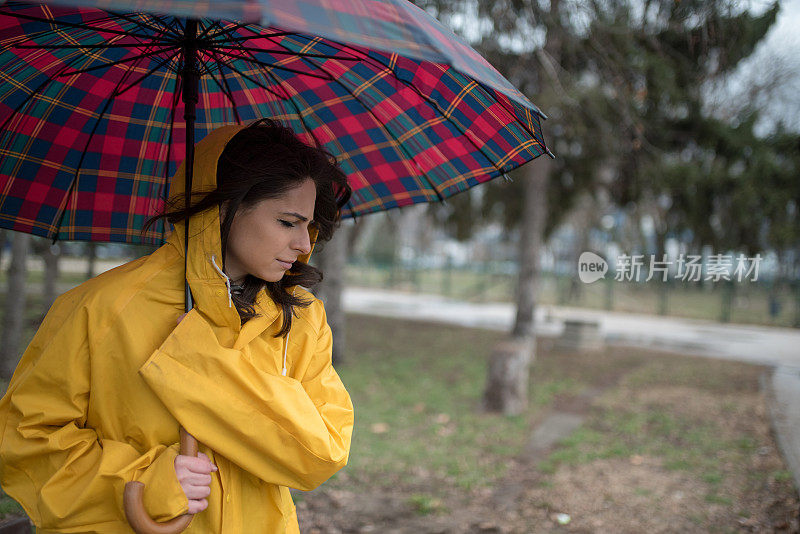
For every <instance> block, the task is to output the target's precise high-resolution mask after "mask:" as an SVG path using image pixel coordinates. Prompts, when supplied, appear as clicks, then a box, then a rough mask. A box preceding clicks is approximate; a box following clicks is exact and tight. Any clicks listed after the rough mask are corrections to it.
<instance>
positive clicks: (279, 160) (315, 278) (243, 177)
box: [143, 119, 352, 337]
mask: <svg viewBox="0 0 800 534" xmlns="http://www.w3.org/2000/svg"><path fill="white" fill-rule="evenodd" d="M307 179H311V180H313V181H314V184H315V185H316V191H317V199H316V203H315V205H314V222H313V223H312V224H314V225H315V226H316V229H317V231H318V234H317V239H316V241H315V243H319V242H320V241H328V240H330V238H331V237H332V236H333V233H334V231H335V230H336V228H337V227H338V226H339V223H340V220H341V209H342V207H344V205H345V204H347V202H348V200H350V195H351V193H352V191H351V189H350V186H349V185H348V183H347V176H346V175H345V174H344V172H342V170H341V169H340V168H339V167H338V165H337V162H336V158H335V157H334V156H333V155H331V154H330V153H329V152H328V151H327V150H325V149H324V148H322V147H321V146H319V145H318V144H317V145H316V146H309V145H307V144H305V143H304V142H302V141H301V140H300V139H298V138H297V136H296V135H295V134H294V131H292V130H291V129H290V128H287V127H285V126H282V125H281V124H279V123H278V122H276V121H273V120H271V119H260V120H258V121H256V122H254V123H253V124H251V125H250V126H248V127H247V128H244V129H242V130H240V131H239V132H238V133H237V134H236V135H234V136H233V138H231V140H230V141H229V142H228V144H227V145H225V149H224V150H223V151H222V154H221V155H220V158H219V161H218V163H217V187H216V189H214V190H212V191H209V192H200V193H196V192H192V200H194V199H195V198H198V197H202V198H200V200H198V201H197V202H194V203H193V204H192V205H191V206H190V207H189V208H188V209H184V208H183V205H184V199H183V198H182V197H183V196H182V195H178V196H176V197H173V198H172V200H171V201H170V203H169V204H168V205H167V207H166V209H165V211H164V212H163V213H161V214H159V215H156V216H155V217H152V218H150V219H149V220H148V221H147V222H146V223H145V226H144V228H145V229H147V228H148V227H149V226H150V225H152V224H153V223H155V222H156V221H157V220H158V219H161V218H166V220H167V221H169V222H170V223H172V224H174V223H176V222H180V221H185V220H186V219H187V218H189V217H191V216H192V215H195V214H197V213H200V212H202V211H205V210H207V209H210V208H212V207H216V206H220V207H222V206H225V207H226V210H225V217H223V218H222V220H220V236H221V240H222V263H223V266H224V264H225V249H226V244H227V241H228V234H229V233H230V229H231V223H232V222H233V218H234V216H235V215H236V213H237V212H238V211H240V210H247V209H248V208H251V207H253V206H254V205H255V204H256V203H258V202H259V201H261V200H265V199H270V198H277V197H280V196H281V195H283V194H285V193H286V192H287V191H289V190H290V189H292V188H295V187H298V186H299V185H300V184H302V182H304V181H305V180H307ZM143 231H144V230H143ZM321 280H322V271H320V270H319V269H317V268H316V267H312V266H311V265H308V264H306V263H303V262H301V261H300V260H297V261H295V262H294V264H293V265H292V268H291V270H289V271H287V272H286V274H285V275H284V276H283V278H282V279H281V280H279V281H278V282H267V281H265V280H262V279H261V278H258V277H255V276H253V275H250V274H248V275H247V276H246V277H245V280H244V283H243V284H242V285H243V288H242V291H241V293H238V294H233V295H231V296H232V298H233V303H234V305H235V306H236V310H237V311H238V312H239V316H240V317H241V320H242V324H244V323H245V322H247V321H248V320H250V319H251V318H253V317H256V316H257V315H258V313H257V312H256V310H255V302H256V297H257V295H258V293H259V292H260V291H261V289H262V288H265V289H266V291H267V293H268V294H269V296H270V297H271V298H272V300H273V301H274V302H275V304H277V305H278V306H279V307H281V308H282V310H283V326H282V328H281V330H280V332H278V333H277V334H276V335H275V337H280V336H283V335H284V334H286V333H287V332H288V331H289V329H290V328H291V324H292V315H293V310H292V307H293V306H300V307H307V306H309V305H310V304H311V302H310V301H306V300H304V299H301V298H300V297H295V296H294V295H292V294H291V293H289V292H288V291H287V288H289V287H291V286H295V285H300V286H303V287H312V286H314V285H316V284H317V283H319V282H320V281H321Z"/></svg>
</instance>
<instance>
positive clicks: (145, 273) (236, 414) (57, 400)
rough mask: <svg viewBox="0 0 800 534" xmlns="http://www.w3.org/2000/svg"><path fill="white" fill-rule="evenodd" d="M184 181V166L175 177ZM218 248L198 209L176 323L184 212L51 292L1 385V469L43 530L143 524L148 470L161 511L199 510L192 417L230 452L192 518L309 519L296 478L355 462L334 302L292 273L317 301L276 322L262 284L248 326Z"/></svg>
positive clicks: (234, 527) (203, 433) (211, 143)
mask: <svg viewBox="0 0 800 534" xmlns="http://www.w3.org/2000/svg"><path fill="white" fill-rule="evenodd" d="M240 129H241V126H231V127H224V128H222V129H219V130H215V131H214V132H212V133H211V134H210V135H209V136H208V137H206V138H204V139H203V140H202V141H201V142H200V143H198V145H197V148H196V154H195V171H194V180H193V190H196V191H200V190H204V191H207V190H209V189H212V188H213V186H214V185H215V182H216V171H217V165H216V163H217V159H218V158H219V155H220V154H221V153H222V149H223V148H224V146H225V144H226V143H227V142H228V140H229V139H230V138H231V137H232V136H233V135H234V134H235V133H236V132H237V131H239V130H240ZM183 183H184V181H183V167H181V168H180V169H179V170H178V173H177V174H176V177H175V180H173V185H172V191H179V192H181V191H183ZM312 233H313V232H312ZM314 237H315V235H312V243H313V241H314V239H313V238H314ZM301 259H302V260H304V261H307V260H308V256H305V257H301ZM215 264H216V265H217V266H218V267H221V266H222V262H221V245H220V233H219V210H218V209H217V208H213V209H210V210H206V211H205V212H203V213H201V214H198V215H196V216H193V217H192V218H191V220H190V238H189V269H188V279H189V284H190V287H191V289H192V294H193V296H194V299H195V307H194V309H193V310H192V311H190V312H189V314H188V315H187V316H186V317H185V318H184V319H183V321H181V323H180V324H179V325H177V326H176V321H177V319H178V317H179V316H180V315H181V314H182V313H183V306H184V304H183V300H184V296H183V295H184V293H183V280H184V226H183V224H178V225H176V226H175V231H174V232H172V234H171V235H170V237H169V239H168V240H167V243H166V244H165V245H164V246H162V247H160V248H159V249H158V250H156V251H155V252H154V253H153V254H151V255H149V256H146V257H143V258H140V259H138V260H134V261H132V262H129V263H127V264H125V265H122V266H120V267H118V268H116V269H113V270H111V271H108V272H106V273H103V274H101V275H99V276H97V277H95V278H93V279H91V280H89V281H87V282H85V283H83V284H81V285H80V286H78V287H76V288H74V289H72V290H71V291H68V292H67V293H65V294H64V295H62V296H61V297H59V298H58V300H56V302H55V304H53V306H52V308H51V309H50V312H49V313H48V314H47V317H46V318H45V320H44V322H43V324H42V326H41V328H40V329H39V331H38V332H37V333H36V336H35V337H34V339H33V341H32V342H31V344H30V345H29V346H28V348H27V350H26V351H25V353H24V354H23V356H22V359H21V361H20V363H19V365H18V366H17V369H16V371H15V372H14V375H13V377H12V379H11V382H10V384H9V387H8V390H7V392H6V394H5V396H4V397H3V398H2V400H0V432H2V434H0V484H2V487H3V489H4V490H5V491H6V493H8V494H9V495H10V496H11V497H13V498H14V499H15V500H17V501H18V502H19V503H20V504H21V505H22V506H23V508H24V509H25V511H26V512H27V513H28V515H29V516H30V517H31V519H33V521H34V523H35V524H36V525H37V526H38V527H39V530H38V532H97V533H103V534H113V533H130V532H132V530H131V528H130V527H129V526H128V523H127V521H126V519H125V513H124V510H123V500H122V496H123V489H124V487H125V483H126V482H128V481H130V480H139V481H141V482H144V483H145V485H146V487H145V491H144V503H145V507H146V509H147V510H148V511H149V513H150V515H151V517H153V518H154V519H156V520H157V521H165V520H167V519H171V518H173V517H176V516H179V515H181V514H184V513H186V512H187V511H188V500H187V498H186V495H185V494H184V492H183V489H182V488H181V486H180V483H179V482H178V479H177V476H176V474H175V467H174V461H175V456H176V455H177V454H178V453H179V450H180V443H179V434H178V429H179V426H181V425H182V426H183V427H184V428H186V430H187V431H188V432H189V433H190V434H192V435H193V436H194V437H195V438H197V440H198V442H199V446H200V447H199V450H200V451H201V452H204V453H205V454H207V455H208V456H209V458H211V461H212V462H213V463H214V464H216V465H217V466H218V468H219V471H217V472H212V473H211V476H212V483H211V494H210V495H209V496H208V508H207V509H206V510H204V511H202V512H200V513H198V514H195V516H194V519H193V520H192V522H191V524H190V525H189V527H188V528H187V529H186V530H185V531H184V532H187V533H218V532H219V533H224V534H237V533H242V534H250V533H269V534H272V533H278V532H298V526H297V516H296V510H295V507H294V504H293V502H292V498H291V495H290V493H289V490H288V488H289V487H292V488H298V489H301V490H311V489H313V488H316V487H317V486H319V485H320V484H322V483H323V482H324V481H325V480H327V479H328V478H329V477H330V476H331V475H333V474H334V473H336V472H337V471H338V470H339V469H341V468H342V467H344V466H345V465H346V464H347V460H348V456H349V451H350V439H351V435H352V432H353V421H354V414H353V405H352V403H351V400H350V396H349V395H348V393H347V391H346V390H345V388H344V385H343V384H342V382H341V380H340V379H339V376H338V374H337V373H336V371H335V370H334V368H333V367H332V366H331V330H330V327H329V326H328V324H327V321H326V317H325V309H324V307H323V305H322V302H321V301H319V300H317V299H315V298H314V296H313V295H311V294H310V293H308V292H307V291H305V290H304V289H302V288H300V287H295V288H293V290H294V291H295V294H296V295H302V296H303V297H305V298H306V299H313V301H314V302H313V304H312V305H311V306H310V307H308V308H299V307H298V308H296V309H295V313H296V317H294V318H293V321H292V328H291V331H290V332H289V334H288V336H285V337H280V338H275V337H273V335H274V334H275V333H276V332H278V331H279V330H280V328H281V323H282V312H281V310H280V308H279V307H277V306H276V305H275V304H274V303H273V302H272V300H271V299H270V298H269V296H268V294H267V293H266V292H265V291H262V292H261V294H260V295H259V300H258V302H257V311H258V312H259V313H260V316H259V317H256V318H253V319H251V320H249V321H248V322H246V323H245V325H244V326H243V327H242V326H240V318H239V314H238V312H237V311H236V308H235V307H234V306H232V305H231V301H230V300H229V292H228V289H227V286H226V283H225V278H224V276H222V275H221V274H220V272H218V271H217V269H216V268H215ZM284 362H285V363H284ZM284 365H285V369H286V372H285V375H284V374H283V369H284Z"/></svg>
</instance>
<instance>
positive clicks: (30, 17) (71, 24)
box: [3, 12, 150, 39]
mask: <svg viewBox="0 0 800 534" xmlns="http://www.w3.org/2000/svg"><path fill="white" fill-rule="evenodd" d="M3 14H6V15H9V16H11V17H14V18H19V19H25V20H32V21H35V22H44V23H46V24H56V25H58V26H67V27H69V28H80V29H82V30H90V31H95V32H105V33H114V34H117V35H125V36H131V37H140V38H143V39H149V38H150V36H149V35H142V34H138V33H130V32H124V31H121V30H112V29H110V28H98V27H93V26H89V25H88V24H78V23H76V22H67V21H63V20H55V19H48V18H43V17H34V16H33V15H23V14H22V13H7V12H6V13H3ZM93 22H96V21H94V20H91V21H89V24H91V23H93Z"/></svg>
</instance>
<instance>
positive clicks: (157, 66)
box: [114, 57, 175, 96]
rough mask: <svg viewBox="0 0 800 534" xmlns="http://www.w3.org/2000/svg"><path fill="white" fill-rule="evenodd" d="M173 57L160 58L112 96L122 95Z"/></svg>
mask: <svg viewBox="0 0 800 534" xmlns="http://www.w3.org/2000/svg"><path fill="white" fill-rule="evenodd" d="M173 59H175V58H174V57H168V58H164V59H162V60H161V61H160V62H159V63H158V65H156V66H155V67H153V68H152V69H150V70H149V71H147V72H146V73H144V74H142V75H141V76H140V77H139V78H138V79H137V80H136V81H134V82H131V84H130V85H129V86H128V87H126V88H125V89H122V90H120V91H117V93H116V94H115V95H114V96H120V95H122V94H124V93H126V92H128V91H129V90H130V89H131V88H132V87H134V86H136V84H138V83H139V82H141V81H142V80H144V79H145V78H147V77H148V76H150V75H151V74H153V73H154V72H155V71H157V70H158V69H160V68H161V67H163V66H164V64H166V63H168V62H170V61H172V60H173Z"/></svg>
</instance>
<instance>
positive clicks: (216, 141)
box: [167, 124, 317, 328]
mask: <svg viewBox="0 0 800 534" xmlns="http://www.w3.org/2000/svg"><path fill="white" fill-rule="evenodd" d="M247 126H248V125H247V124H241V125H230V126H223V127H221V128H217V129H215V130H213V131H212V132H211V133H209V134H208V135H207V136H206V137H204V138H203V139H202V140H201V141H199V142H198V143H197V144H196V145H195V153H194V170H193V176H192V201H193V202H196V201H197V200H199V199H200V198H202V195H203V194H205V193H209V192H211V191H213V190H214V189H215V188H216V187H217V163H218V161H219V158H220V156H221V155H222V152H223V150H224V149H225V146H226V145H227V144H228V142H229V141H230V140H231V139H233V137H234V136H235V135H236V134H237V133H239V132H240V131H241V130H243V129H244V128H246V127H247ZM185 165H186V162H183V163H181V164H180V166H179V167H178V170H177V171H176V173H175V175H174V177H173V179H172V181H171V185H170V193H169V199H170V201H171V203H173V204H172V205H175V207H176V208H182V207H183V206H184V204H183V199H182V197H183V195H184V191H185V187H186V186H185V184H186V167H185ZM176 201H177V203H176ZM185 228H186V227H185V223H184V222H178V223H176V224H175V225H174V230H173V231H172V233H171V234H170V236H169V237H168V239H167V242H168V243H170V244H171V245H172V246H174V247H175V248H176V249H177V251H178V252H179V253H180V254H181V255H184V254H185V250H186V248H185ZM308 233H309V238H310V242H311V250H310V251H309V252H308V254H302V255H300V256H298V258H297V259H298V261H301V262H303V263H308V260H309V259H310V258H311V254H312V252H313V251H314V244H315V241H316V238H317V229H316V228H315V227H313V226H309V229H308ZM223 269H224V267H223V265H222V239H221V235H220V212H219V208H218V207H213V208H210V209H207V210H205V211H203V212H201V213H199V214H196V215H193V216H192V217H191V218H190V219H189V261H188V262H187V268H186V278H187V280H188V281H189V287H190V288H191V290H192V298H193V299H194V300H195V305H196V306H198V307H200V308H201V309H202V311H203V312H204V313H205V314H207V315H209V316H210V317H211V318H212V319H213V320H214V321H215V322H216V323H217V324H227V325H230V326H231V327H233V328H236V324H238V323H240V319H239V316H238V313H237V312H236V311H235V308H234V307H233V306H232V305H231V300H230V285H229V280H228V278H227V276H226V275H225V274H224V272H223ZM221 290H225V292H226V295H225V298H224V299H222V300H221V299H220V298H219V296H220V295H219V292H220V291H221ZM256 308H257V311H258V312H259V313H261V314H264V315H265V316H267V317H268V318H270V319H274V317H275V316H276V314H277V313H279V312H278V309H277V307H276V306H275V304H274V303H273V302H272V299H271V298H270V297H269V294H268V293H267V292H266V290H262V291H261V292H260V293H259V295H258V297H257V299H256ZM259 308H260V309H259Z"/></svg>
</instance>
